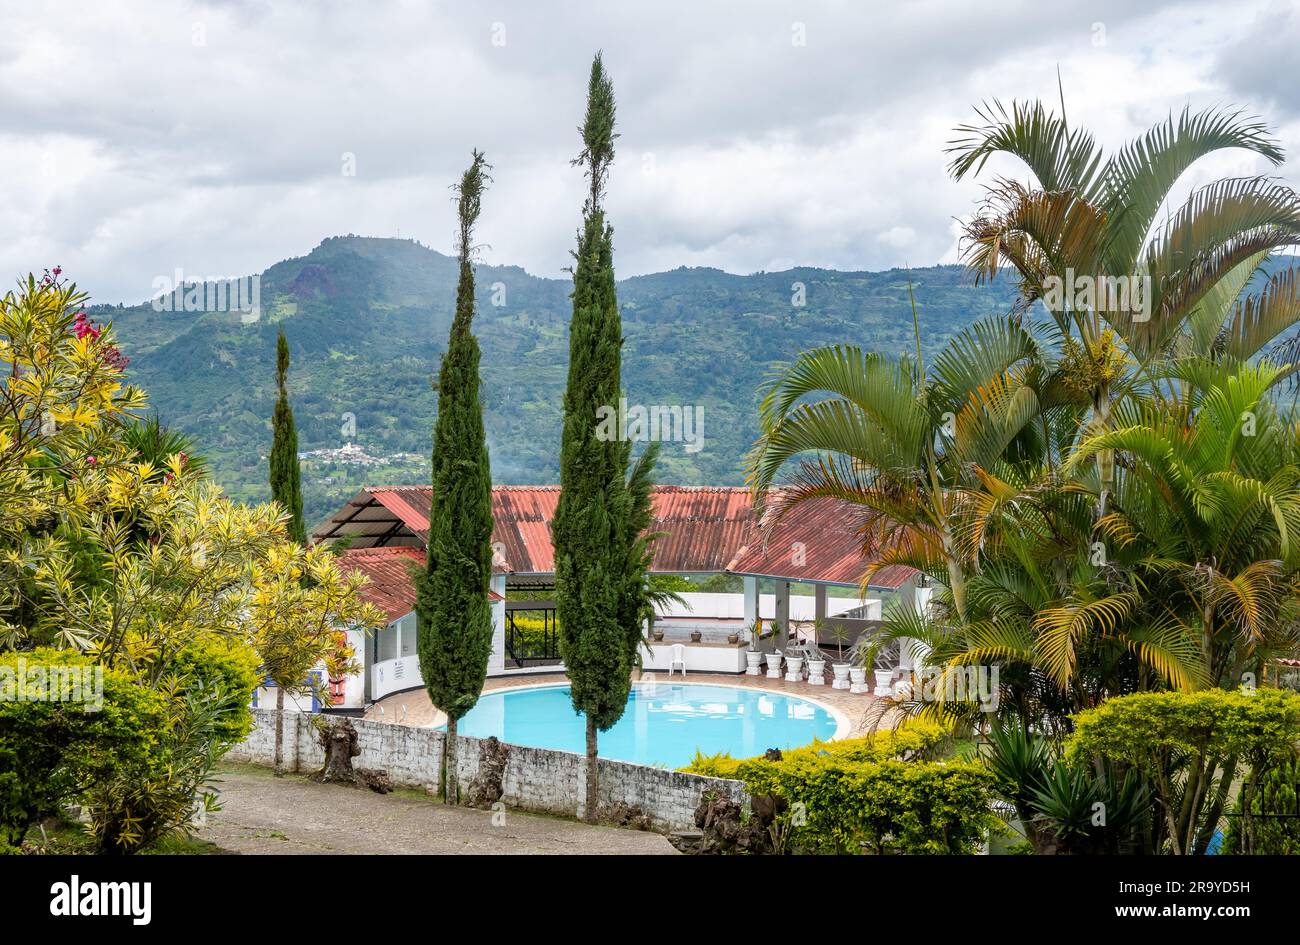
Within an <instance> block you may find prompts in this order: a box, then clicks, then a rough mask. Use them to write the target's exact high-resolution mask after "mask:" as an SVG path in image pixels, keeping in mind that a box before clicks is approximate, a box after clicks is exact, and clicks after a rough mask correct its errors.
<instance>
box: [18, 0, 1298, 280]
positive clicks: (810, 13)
mask: <svg viewBox="0 0 1300 945" xmlns="http://www.w3.org/2000/svg"><path fill="white" fill-rule="evenodd" d="M1138 6H1139V5H1138V4H1134V3H1132V2H1131V0H1114V2H1111V0H1092V2H1080V3H1053V4H1045V3H1042V2H1041V0H1026V2H998V0H993V2H987V3H980V4H972V3H969V2H961V0H953V2H946V0H944V2H940V0H930V2H913V3H906V4H898V3H894V4H874V3H872V4H867V3H861V2H843V3H840V2H829V0H828V2H785V3H762V2H746V3H743V4H742V3H739V2H735V3H730V2H700V0H693V2H685V3H680V2H676V0H653V2H650V0H642V2H637V3H631V2H620V3H613V2H590V3H588V2H581V3H579V2H572V3H560V2H554V3H538V2H518V3H512V2H504V0H499V2H494V3H488V4H472V5H471V4H464V3H449V2H448V3H436V2H428V0H421V2H415V0H411V2H383V0H376V2H368V3H364V4H362V3H355V2H319V0H318V2H312V3H306V2H304V3H295V2H287V0H247V2H242V0H234V2H224V3H208V4H200V3H193V4H190V3H163V2H156V3H140V2H135V3H131V2H113V0H87V2H84V3H57V4H35V3H30V2H27V0H0V11H3V19H2V20H0V22H3V23H4V25H5V29H4V31H3V32H2V33H0V180H2V181H3V188H4V194H5V201H4V213H3V221H4V222H3V231H4V238H3V239H2V240H0V276H3V277H4V278H5V280H6V281H8V280H9V279H11V278H13V277H15V276H17V275H18V274H19V273H20V272H26V271H28V270H36V271H39V270H40V269H41V268H42V267H44V266H46V265H53V264H56V263H57V264H61V265H62V266H63V267H64V268H65V269H66V270H68V272H69V274H70V275H71V276H72V277H73V278H75V279H76V280H77V281H78V282H79V283H80V284H81V285H82V286H83V287H84V288H87V289H89V290H90V291H91V292H92V294H93V295H94V297H95V299H96V300H97V301H105V302H117V301H128V302H131V301H139V300H142V299H144V298H146V297H148V296H149V295H150V294H151V287H152V283H153V280H154V278H155V277H157V276H159V275H164V274H166V275H170V274H171V273H172V272H173V271H174V270H175V269H176V268H177V267H179V268H181V269H183V270H184V271H185V273H186V274H187V275H189V276H192V277H195V276H220V275H232V274H237V273H247V272H257V271H261V270H262V269H264V268H266V267H267V266H268V265H270V264H271V263H273V262H276V261H278V260H280V259H283V258H285V257H289V256H297V255H302V254H304V253H306V252H308V251H309V250H310V249H311V248H312V247H313V246H315V245H316V244H317V243H318V242H319V241H320V240H321V239H322V238H324V237H326V236H330V235H336V234H341V233H349V232H352V233H359V234H365V235H373V236H396V235H400V236H402V237H414V238H416V239H419V240H420V241H421V242H424V243H426V244H428V245H430V246H432V247H434V248H435V249H440V250H443V251H449V250H450V246H451V243H452V232H453V228H452V206H451V203H450V199H449V192H448V189H447V187H448V184H450V183H451V181H452V180H454V179H455V178H456V176H457V175H458V174H459V172H460V170H461V169H463V168H464V166H465V164H466V163H467V161H468V158H469V153H470V149H471V148H472V147H479V148H482V149H484V150H485V151H486V152H487V154H488V157H489V160H490V161H491V162H492V163H493V165H494V166H495V171H494V176H495V185H494V186H493V188H492V190H491V191H490V193H489V194H488V197H487V199H486V202H485V211H484V215H483V218H482V222H481V224H480V228H479V233H480V236H481V238H482V239H483V241H484V242H485V243H487V244H488V245H487V246H486V247H485V249H484V253H483V258H484V260H485V261H488V262H493V263H507V264H517V265H521V266H524V267H525V268H526V269H528V270H529V271H530V272H533V273H536V274H539V275H545V276H558V275H560V274H561V269H562V267H564V266H565V265H567V263H568V251H569V248H570V246H571V245H572V242H573V236H574V232H575V228H576V226H577V222H578V217H579V209H580V206H581V201H582V182H581V178H580V176H579V172H578V171H576V170H575V169H573V168H571V167H570V166H569V164H568V160H569V159H570V158H571V157H573V156H574V155H575V154H576V153H577V151H578V144H577V135H576V130H575V127H576V125H577V123H578V122H579V120H580V118H581V112H582V105H583V95H584V92H585V81H586V76H587V70H588V67H589V64H590V58H591V55H592V53H593V52H594V51H595V50H596V49H603V50H604V52H605V57H606V63H607V65H608V68H609V70H610V72H611V74H612V76H613V79H614V83H615V88H616V92H617V94H618V98H619V113H618V117H619V125H620V129H619V130H620V131H621V133H622V137H621V138H620V140H619V154H618V159H617V163H616V166H615V169H614V174H613V179H612V182H611V189H610V198H609V206H610V212H611V215H612V219H613V222H614V225H615V238H616V257H615V258H616V264H617V267H618V273H619V275H620V276H628V275H635V274H638V273H645V272H654V271H658V270H662V269H669V268H673V267H676V266H681V265H688V266H716V267H719V268H722V269H726V270H728V271H732V272H753V271H755V270H759V269H767V270H779V269H784V268H788V267H790V266H793V265H815V266H830V267H835V268H840V269H881V268H888V267H890V266H895V265H913V266H923V265H929V264H932V263H935V262H940V261H952V260H953V259H954V258H955V250H956V248H955V240H954V235H953V234H954V222H953V218H954V217H957V216H959V215H962V214H966V213H968V212H969V211H970V209H971V208H972V206H973V204H974V201H975V200H976V199H977V197H978V193H979V184H978V183H966V182H964V183H961V184H957V183H954V182H952V181H951V180H950V179H949V178H948V177H947V174H946V171H945V164H946V160H945V156H944V154H943V149H944V146H945V143H946V142H947V141H948V140H949V139H950V138H951V137H952V129H953V127H954V126H955V125H957V124H959V123H961V122H964V121H968V120H970V119H972V118H973V117H974V113H973V106H974V105H975V104H976V103H978V102H980V101H981V100H986V99H995V98H996V99H1003V100H1010V99H1012V98H1017V97H1019V98H1026V97H1045V98H1049V99H1051V100H1052V101H1055V100H1056V98H1057V87H1056V81H1057V79H1056V74H1057V68H1058V67H1059V69H1060V73H1061V77H1062V80H1063V83H1064V87H1065V96H1066V106H1067V108H1068V110H1069V115H1070V120H1071V122H1072V123H1075V122H1081V123H1085V124H1087V125H1088V126H1089V127H1090V128H1091V129H1092V130H1093V131H1094V133H1095V134H1096V135H1097V136H1098V137H1099V139H1100V140H1101V141H1102V142H1103V143H1104V144H1105V145H1107V146H1114V145H1118V144H1120V143H1122V142H1123V141H1124V140H1126V139H1127V138H1128V137H1129V136H1131V135H1132V134H1134V133H1135V132H1137V131H1139V130H1141V129H1144V128H1146V127H1147V126H1149V125H1150V124H1152V123H1154V122H1155V121H1157V120H1158V119H1160V118H1162V117H1163V116H1165V115H1167V114H1168V112H1169V111H1170V110H1171V109H1181V108H1182V107H1183V106H1185V105H1187V104H1191V105H1192V106H1193V107H1203V106H1206V105H1214V104H1239V105H1242V106H1245V107H1246V108H1248V109H1249V110H1250V111H1252V112H1254V113H1256V114H1259V115H1261V116H1263V117H1264V118H1266V119H1267V120H1268V121H1269V122H1270V123H1271V124H1272V125H1273V127H1274V128H1275V129H1276V133H1277V134H1278V136H1279V137H1280V138H1281V140H1282V142H1283V144H1284V145H1285V146H1286V147H1287V149H1288V153H1289V154H1292V155H1300V83H1297V82H1295V81H1294V75H1293V70H1292V69H1290V68H1289V67H1290V66H1291V65H1293V64H1294V63H1295V61H1296V54H1297V52H1296V51H1297V49H1298V48H1300V10H1297V9H1296V8H1295V7H1294V6H1293V5H1292V4H1289V3H1279V2H1276V0H1272V2H1260V3H1243V2H1234V3H1232V4H1225V3H1222V2H1213V3H1204V4H1201V3H1195V2H1169V3H1158V2H1151V0H1148V2H1146V3H1144V4H1141V5H1140V6H1142V7H1143V9H1142V10H1140V11H1139V10H1137V9H1136V8H1137V7H1138ZM877 8H878V9H877ZM146 10H149V11H150V12H148V13H146V12H144V11H146ZM1298 160H1300V158H1297V157H1292V158H1291V160H1290V161H1288V163H1287V164H1286V165H1285V166H1284V167H1282V168H1281V169H1280V170H1277V171H1274V172H1273V173H1276V174H1278V175H1280V176H1282V177H1283V178H1285V179H1287V180H1288V181H1290V182H1291V183H1293V184H1295V183H1297V182H1298V181H1297V178H1298V177H1300V175H1297V173H1296V172H1297V169H1300V164H1297V161H1298ZM349 170H354V171H355V173H351V174H349V173H347V171H349ZM999 170H1014V168H1012V167H1001V168H999V167H991V168H990V169H989V171H988V172H986V173H989V174H990V175H991V173H992V172H996V171H999ZM1261 170H1264V168H1263V167H1262V165H1261V164H1260V162H1258V161H1257V160H1256V159H1254V158H1252V157H1250V156H1248V155H1235V154H1234V155H1225V156H1223V157H1221V158H1218V159H1216V161H1214V162H1212V163H1207V164H1206V165H1204V166H1203V168H1202V169H1201V172H1200V173H1201V175H1202V176H1203V177H1204V176H1210V175H1214V176H1221V175H1224V174H1237V173H1248V172H1254V171H1261ZM1194 183H1195V181H1194V180H1189V181H1186V182H1184V185H1185V187H1186V186H1191V185H1192V184H1194Z"/></svg>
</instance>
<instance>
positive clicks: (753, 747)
mask: <svg viewBox="0 0 1300 945" xmlns="http://www.w3.org/2000/svg"><path fill="white" fill-rule="evenodd" d="M837 728H838V720H837V719H836V717H835V716H834V715H832V714H831V713H830V712H829V711H827V710H826V709H825V708H823V707H822V706H820V705H818V704H817V703H815V702H810V701H808V700H807V699H799V698H796V697H794V696H788V695H785V694H783V693H779V692H765V691H763V690H760V689H741V688H733V687H731V686H708V685H699V684H695V683H670V684H664V683H662V682H657V683H653V684H645V683H642V684H638V685H636V686H633V687H632V693H631V695H629V696H628V702H627V710H626V711H625V712H624V713H623V717H622V718H621V719H619V720H618V722H617V723H615V725H614V727H613V728H611V729H610V730H609V731H608V732H601V733H600V741H599V747H600V756H601V757H602V758H613V759H615V760H618V761H631V762H633V763H635V764H643V765H659V766H662V767H668V768H680V767H682V766H683V765H687V764H690V762H691V760H692V759H693V758H694V757H695V752H696V750H697V749H698V750H700V751H702V752H704V753H705V754H710V755H711V754H716V753H718V752H721V751H725V752H730V753H731V755H732V756H734V757H736V758H747V757H750V756H752V755H761V754H762V753H763V752H764V751H766V750H767V749H769V748H797V747H799V746H800V745H806V744H808V743H809V742H810V741H812V740H813V739H814V738H820V739H823V740H826V739H830V738H833V737H834V736H835V734H836V732H837ZM457 732H458V733H459V734H461V735H473V736H475V737H477V738H487V737H488V736H489V735H495V736H496V737H497V738H499V739H501V741H503V742H508V743H509V744H512V745H528V746H530V747H533V748H555V749H559V750H560V751H572V752H577V753H579V754H581V753H583V752H584V751H586V727H585V722H584V720H583V717H582V716H581V715H579V714H578V713H576V712H574V711H573V704H572V703H571V702H570V701H569V687H568V686H533V687H528V688H524V689H504V690H500V691H497V692H485V693H484V694H483V695H482V696H481V697H480V698H479V701H478V705H476V706H475V707H474V708H473V709H471V710H470V711H469V712H468V713H467V714H466V715H465V717H464V718H463V719H461V720H460V724H459V725H457Z"/></svg>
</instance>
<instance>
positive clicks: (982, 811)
mask: <svg viewBox="0 0 1300 945" xmlns="http://www.w3.org/2000/svg"><path fill="white" fill-rule="evenodd" d="M948 738H949V733H948V732H947V731H945V730H943V729H941V728H939V727H937V726H932V725H922V724H917V725H909V726H906V727H904V728H901V729H898V730H895V731H892V732H879V733H876V734H873V735H869V736H867V737H865V738H855V739H847V740H845V741H842V742H813V744H811V745H808V746H806V747H804V748H796V749H793V750H791V751H788V752H785V753H783V757H782V759H781V760H780V761H769V760H767V759H765V758H750V759H746V760H742V761H736V760H735V759H733V758H731V757H729V756H727V755H715V756H711V757H709V756H697V757H696V760H695V762H694V763H692V764H691V765H690V766H688V767H687V768H685V769H683V770H685V771H689V772H691V773H694V774H706V775H711V776H713V777H725V778H735V779H738V780H741V781H744V782H745V786H746V788H747V790H748V791H749V793H750V795H751V796H758V795H769V794H770V795H775V796H777V797H780V798H783V799H784V800H785V801H786V802H787V803H788V804H789V805H790V812H791V826H792V834H791V845H792V846H793V847H794V848H795V849H798V850H800V851H802V852H809V853H863V852H869V853H911V854H918V853H930V854H933V853H941V854H942V853H955V854H962V853H974V852H975V851H976V850H977V849H978V848H979V846H980V844H981V843H982V842H983V841H984V840H985V838H986V837H987V836H988V834H989V832H990V831H992V830H996V829H998V828H999V826H1000V824H1001V821H999V820H998V818H997V817H996V816H995V815H994V814H993V813H992V809H991V807H990V801H991V793H992V787H993V778H992V776H991V775H990V774H989V772H988V771H987V770H986V769H985V768H984V767H983V766H982V765H979V764H975V763H971V762H965V761H934V760H923V759H927V758H933V757H934V756H935V755H936V754H937V753H938V752H939V751H941V750H942V749H943V748H944V747H946V745H947V742H948Z"/></svg>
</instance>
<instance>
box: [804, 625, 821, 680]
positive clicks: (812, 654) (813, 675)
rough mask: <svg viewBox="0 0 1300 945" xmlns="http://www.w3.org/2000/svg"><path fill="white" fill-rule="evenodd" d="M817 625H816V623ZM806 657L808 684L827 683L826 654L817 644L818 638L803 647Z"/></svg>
mask: <svg viewBox="0 0 1300 945" xmlns="http://www.w3.org/2000/svg"><path fill="white" fill-rule="evenodd" d="M814 626H815V625H814ZM803 651H804V658H805V659H807V661H808V685H810V686H822V685H825V683H826V654H824V653H823V652H822V651H821V647H819V646H818V645H817V638H816V637H813V640H812V642H811V643H805V644H804V647H803Z"/></svg>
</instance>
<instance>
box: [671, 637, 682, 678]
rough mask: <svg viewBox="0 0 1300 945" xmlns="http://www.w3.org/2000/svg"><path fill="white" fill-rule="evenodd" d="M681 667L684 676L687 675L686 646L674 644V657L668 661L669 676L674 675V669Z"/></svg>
mask: <svg viewBox="0 0 1300 945" xmlns="http://www.w3.org/2000/svg"><path fill="white" fill-rule="evenodd" d="M674 666H680V667H681V668H682V675H683V676H685V675H686V646H685V644H682V643H674V644H673V652H672V657H671V658H670V659H669V660H668V675H669V676H671V675H672V674H673V667H674Z"/></svg>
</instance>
